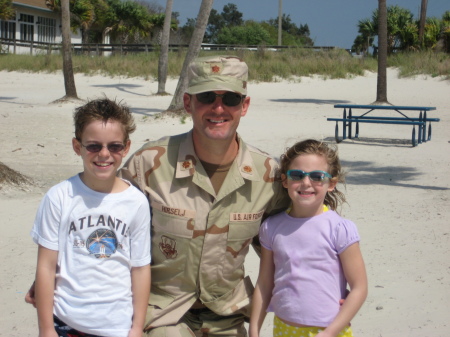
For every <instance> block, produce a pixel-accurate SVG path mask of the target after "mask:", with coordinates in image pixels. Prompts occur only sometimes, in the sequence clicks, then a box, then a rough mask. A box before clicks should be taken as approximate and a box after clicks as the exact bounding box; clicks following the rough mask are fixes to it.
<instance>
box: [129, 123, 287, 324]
mask: <svg viewBox="0 0 450 337" xmlns="http://www.w3.org/2000/svg"><path fill="white" fill-rule="evenodd" d="M238 140H239V152H238V155H237V157H236V159H235V161H234V163H233V164H232V166H231V168H230V170H229V172H228V174H227V176H226V178H225V180H224V182H223V185H222V187H221V189H220V191H219V193H218V194H217V195H216V193H215V191H214V189H213V186H212V184H211V182H210V180H209V177H208V175H207V174H206V172H205V170H204V168H203V166H202V165H201V163H200V161H199V159H198V157H197V156H196V154H195V152H194V145H193V142H192V131H191V132H189V133H186V134H181V135H177V136H171V137H166V138H162V139H160V140H157V141H151V142H149V143H147V144H145V145H144V146H143V147H142V148H141V149H140V150H138V151H137V152H136V153H135V154H134V155H133V156H132V157H131V158H130V159H129V160H128V162H127V163H126V164H125V165H124V168H122V170H121V175H122V176H123V177H124V178H126V179H129V180H131V181H134V183H136V184H137V185H138V186H139V187H140V189H141V190H142V191H143V192H144V193H145V194H146V196H147V197H148V199H149V201H150V206H151V209H152V287H151V295H150V310H149V312H148V317H149V318H150V322H149V323H148V325H147V328H148V327H156V326H162V325H169V324H174V323H176V322H177V321H178V320H179V319H180V317H181V316H182V315H183V314H184V313H185V312H186V311H187V310H188V309H189V308H190V307H191V306H192V304H193V303H194V302H195V301H196V300H197V299H199V300H200V301H201V302H202V303H203V304H204V305H206V306H207V307H208V308H210V309H211V310H212V311H214V312H216V313H217V314H219V315H230V314H233V313H236V312H237V311H238V310H239V312H242V313H244V314H246V315H248V314H249V313H248V309H249V303H250V298H251V295H252V293H253V285H252V284H251V281H250V279H249V277H246V276H245V271H244V259H245V256H246V255H247V253H248V251H249V246H250V244H251V243H252V239H253V238H254V237H255V236H257V235H258V231H259V226H260V224H261V220H262V218H263V215H264V214H266V215H267V214H274V213H276V212H278V211H281V210H282V209H285V208H286V207H287V205H288V203H289V201H288V200H289V199H288V196H287V193H285V192H284V191H283V188H282V186H281V184H280V183H279V182H278V181H274V178H275V174H276V170H277V167H278V163H277V161H276V160H274V159H273V158H272V157H270V156H269V155H268V154H266V153H263V152H261V151H259V150H258V149H256V148H254V147H251V146H249V145H247V144H245V143H244V142H243V141H242V140H241V139H240V138H239V137H238Z"/></svg>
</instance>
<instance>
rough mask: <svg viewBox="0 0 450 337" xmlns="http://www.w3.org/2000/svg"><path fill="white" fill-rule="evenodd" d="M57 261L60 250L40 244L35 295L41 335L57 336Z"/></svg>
mask: <svg viewBox="0 0 450 337" xmlns="http://www.w3.org/2000/svg"><path fill="white" fill-rule="evenodd" d="M57 261H58V251H56V250H51V249H47V248H44V247H42V246H41V245H39V248H38V261H37V267H36V287H35V297H36V308H37V314H38V323H39V336H40V337H44V336H45V337H47V336H55V337H57V333H56V331H55V328H54V325H53V301H54V291H55V277H56V264H57Z"/></svg>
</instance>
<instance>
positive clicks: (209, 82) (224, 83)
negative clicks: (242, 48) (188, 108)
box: [186, 56, 248, 95]
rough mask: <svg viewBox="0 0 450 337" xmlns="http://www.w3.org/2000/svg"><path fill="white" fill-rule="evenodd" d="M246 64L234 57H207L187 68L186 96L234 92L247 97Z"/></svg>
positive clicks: (197, 60) (195, 61) (198, 59)
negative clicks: (210, 92) (224, 91)
mask: <svg viewBox="0 0 450 337" xmlns="http://www.w3.org/2000/svg"><path fill="white" fill-rule="evenodd" d="M247 79H248V67H247V64H246V63H245V62H244V61H243V60H241V59H240V58H238V57H236V56H207V57H199V58H197V59H195V60H194V61H193V62H192V63H191V64H189V66H188V88H187V90H186V92H187V93H188V94H191V95H193V94H199V93H201V92H205V91H219V90H226V91H234V92H238V93H240V94H242V95H247Z"/></svg>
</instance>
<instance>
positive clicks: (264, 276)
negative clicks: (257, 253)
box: [249, 247, 275, 337]
mask: <svg viewBox="0 0 450 337" xmlns="http://www.w3.org/2000/svg"><path fill="white" fill-rule="evenodd" d="M274 274H275V265H274V263H273V252H272V251H270V250H268V249H266V248H264V247H261V261H260V264H259V276H258V281H257V282H256V288H255V291H254V293H253V298H252V313H251V316H250V329H249V331H250V337H258V336H259V331H260V330H261V326H262V324H263V322H264V318H265V317H266V309H267V307H268V305H269V302H270V299H271V296H272V290H273V287H274V281H273V277H274Z"/></svg>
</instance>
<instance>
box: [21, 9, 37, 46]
mask: <svg viewBox="0 0 450 337" xmlns="http://www.w3.org/2000/svg"><path fill="white" fill-rule="evenodd" d="M19 22H20V39H21V40H25V41H33V35H34V16H33V15H28V14H20V17H19Z"/></svg>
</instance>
